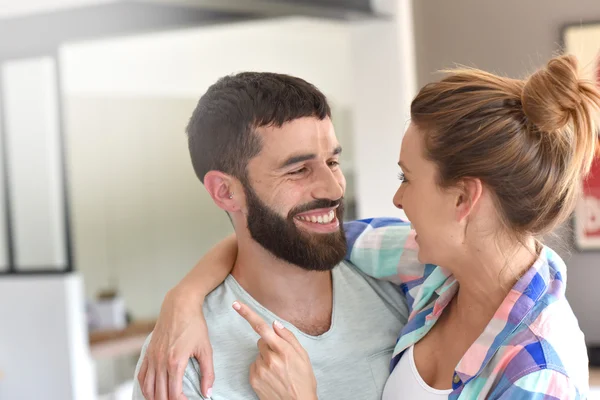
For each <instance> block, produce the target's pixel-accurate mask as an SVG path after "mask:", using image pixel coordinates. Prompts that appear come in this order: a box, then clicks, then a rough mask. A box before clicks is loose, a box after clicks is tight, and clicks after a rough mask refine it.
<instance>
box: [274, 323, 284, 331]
mask: <svg viewBox="0 0 600 400" xmlns="http://www.w3.org/2000/svg"><path fill="white" fill-rule="evenodd" d="M274 324H275V326H276V327H278V328H279V329H283V324H282V323H281V322H279V321H275V322H274Z"/></svg>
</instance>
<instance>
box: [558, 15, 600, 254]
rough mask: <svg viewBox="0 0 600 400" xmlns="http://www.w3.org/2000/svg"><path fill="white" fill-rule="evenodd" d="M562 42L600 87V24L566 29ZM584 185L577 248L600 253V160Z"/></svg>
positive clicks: (576, 220) (577, 217)
mask: <svg viewBox="0 0 600 400" xmlns="http://www.w3.org/2000/svg"><path fill="white" fill-rule="evenodd" d="M563 42H564V50H565V53H567V54H573V55H575V56H577V58H578V59H579V62H580V65H581V66H582V68H583V71H584V72H585V73H586V74H587V77H588V78H589V79H592V80H594V81H595V82H596V84H597V85H598V86H599V87H600V22H598V23H590V24H583V25H582V24H577V25H572V26H567V27H566V28H565V29H564V32H563ZM599 134H600V132H599ZM581 185H582V194H581V197H580V198H579V200H578V203H577V207H576V209H575V215H574V224H573V225H574V229H575V245H576V246H577V247H578V248H579V249H580V250H600V157H599V158H597V159H596V161H595V162H594V165H593V166H592V171H591V173H590V175H589V177H588V178H587V179H585V180H584V181H583V182H581Z"/></svg>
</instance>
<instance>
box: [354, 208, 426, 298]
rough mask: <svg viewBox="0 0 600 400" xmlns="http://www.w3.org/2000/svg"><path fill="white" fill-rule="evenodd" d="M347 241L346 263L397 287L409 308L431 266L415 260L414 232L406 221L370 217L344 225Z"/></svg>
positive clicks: (415, 244) (416, 248) (416, 252)
mask: <svg viewBox="0 0 600 400" xmlns="http://www.w3.org/2000/svg"><path fill="white" fill-rule="evenodd" d="M344 229H345V230H346V238H347V240H348V253H347V255H346V260H348V261H350V262H351V263H352V264H354V265H355V266H356V267H358V268H359V269H360V270H361V271H363V272H364V273H365V274H367V275H369V276H372V277H374V278H377V279H383V280H388V281H390V282H392V283H395V284H397V285H399V286H400V288H401V289H402V292H403V293H404V294H405V295H406V297H407V300H408V302H409V306H410V307H411V309H412V302H413V301H412V298H413V296H411V295H410V294H411V293H412V294H415V293H416V291H417V290H418V287H419V286H420V285H421V284H422V283H423V281H424V279H425V274H426V273H427V272H428V271H429V272H431V271H430V270H432V269H433V268H434V267H435V266H425V265H423V264H421V263H420V262H419V260H418V258H417V254H418V251H417V250H418V247H417V243H416V242H415V232H414V231H413V230H412V229H411V228H410V224H409V223H408V222H405V221H402V220H400V219H395V218H373V219H364V220H358V221H352V222H348V223H346V224H345V225H344Z"/></svg>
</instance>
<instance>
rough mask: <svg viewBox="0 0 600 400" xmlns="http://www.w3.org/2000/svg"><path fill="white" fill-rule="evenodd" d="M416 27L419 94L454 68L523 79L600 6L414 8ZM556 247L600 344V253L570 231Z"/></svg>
mask: <svg viewBox="0 0 600 400" xmlns="http://www.w3.org/2000/svg"><path fill="white" fill-rule="evenodd" d="M413 6H414V16H415V19H414V25H415V38H416V54H417V66H418V67H417V71H418V78H419V79H418V81H419V86H422V85H424V84H426V83H427V82H429V81H431V80H433V79H436V78H438V77H439V76H438V75H436V74H435V72H436V71H438V70H440V69H442V68H447V67H452V66H454V65H455V63H460V64H465V65H470V66H476V67H479V68H483V69H486V70H489V71H494V72H497V73H502V74H506V75H508V76H514V77H519V76H521V77H522V76H525V75H526V74H528V73H530V72H532V71H533V70H534V68H537V67H539V66H541V65H543V64H544V63H545V62H546V61H547V60H548V59H549V58H550V57H552V56H553V55H554V54H556V53H557V52H559V51H560V46H559V44H560V42H561V40H562V39H561V31H562V28H563V26H565V25H566V24H570V23H575V24H578V23H581V22H586V21H600V3H599V2H598V0H576V1H551V2H549V1H546V0H529V1H520V0H505V1H497V2H493V1H486V2H482V1H479V0H455V1H436V0H415V1H413ZM558 233H559V238H558V239H557V240H554V241H553V242H552V245H553V246H555V247H557V250H558V251H559V253H561V255H563V256H564V258H565V260H566V262H567V265H568V268H569V272H568V285H567V297H568V298H569V301H570V302H571V306H572V307H573V310H574V311H575V314H576V315H577V317H578V319H579V323H580V325H581V327H582V329H583V331H584V333H585V334H586V338H587V340H588V342H591V343H595V344H598V343H600V313H598V307H597V305H598V304H600V291H598V285H599V284H600V252H587V253H580V252H577V250H575V249H573V247H572V242H573V240H572V234H571V232H570V230H569V228H568V227H564V228H563V229H561V230H560V231H559V232H558Z"/></svg>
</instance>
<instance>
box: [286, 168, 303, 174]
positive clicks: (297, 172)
mask: <svg viewBox="0 0 600 400" xmlns="http://www.w3.org/2000/svg"><path fill="white" fill-rule="evenodd" d="M303 172H306V167H305V168H300V169H297V170H295V171H292V172H288V175H299V174H301V173H303Z"/></svg>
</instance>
